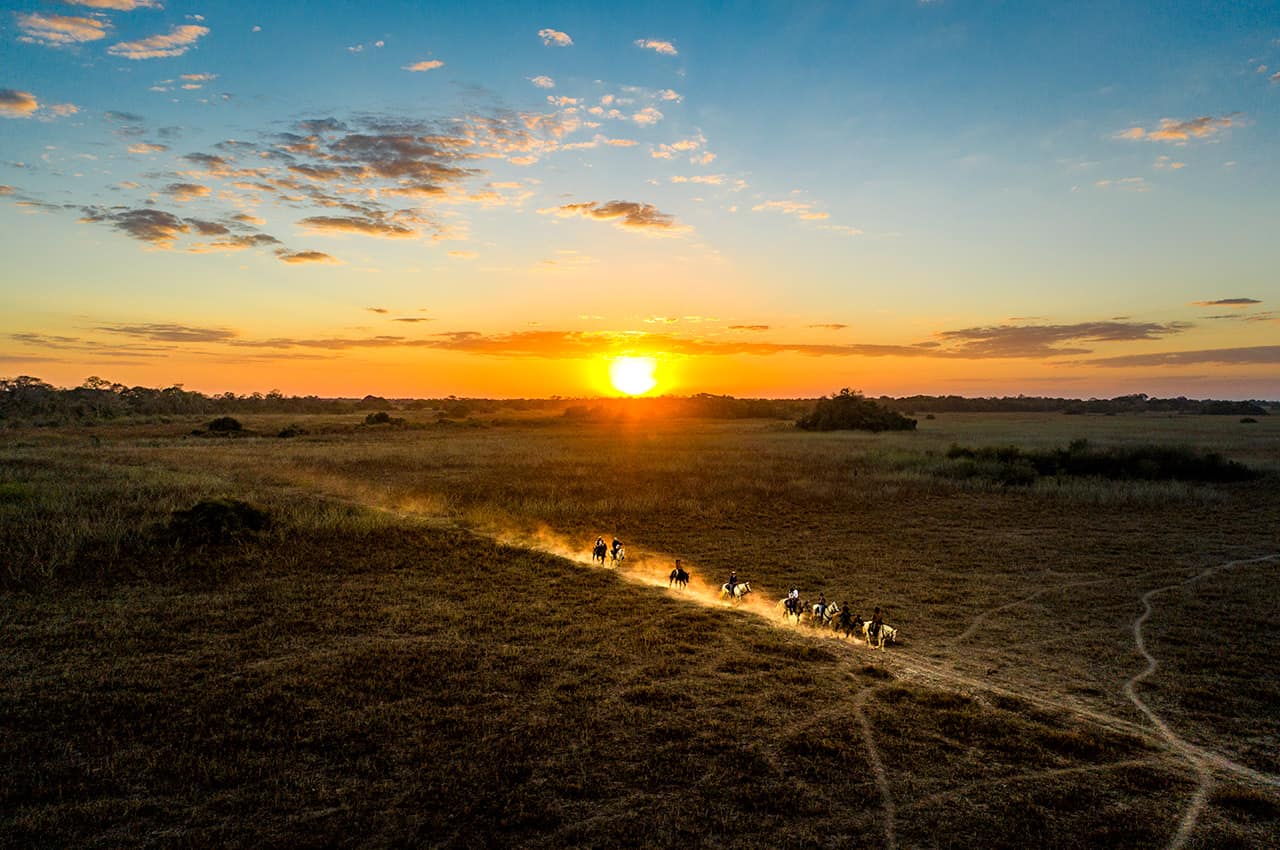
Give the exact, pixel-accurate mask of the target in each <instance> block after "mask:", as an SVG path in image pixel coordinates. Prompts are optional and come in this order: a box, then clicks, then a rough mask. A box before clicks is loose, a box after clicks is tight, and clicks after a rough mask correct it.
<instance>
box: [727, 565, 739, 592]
mask: <svg viewBox="0 0 1280 850" xmlns="http://www.w3.org/2000/svg"><path fill="white" fill-rule="evenodd" d="M725 587H727V588H729V595H730V596H737V593H736V590H737V587H738V571H737V570H729V580H728V581H727V582H725Z"/></svg>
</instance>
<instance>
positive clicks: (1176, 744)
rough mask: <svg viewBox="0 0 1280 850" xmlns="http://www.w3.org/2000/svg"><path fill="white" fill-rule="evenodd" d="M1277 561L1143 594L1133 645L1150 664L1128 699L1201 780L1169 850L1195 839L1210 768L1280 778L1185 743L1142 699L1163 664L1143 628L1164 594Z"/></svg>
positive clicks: (1273, 781) (1225, 566)
mask: <svg viewBox="0 0 1280 850" xmlns="http://www.w3.org/2000/svg"><path fill="white" fill-rule="evenodd" d="M1276 557H1277V556H1276V555H1265V556H1262V557H1258V558H1241V559H1239V560H1235V561H1227V562H1225V563H1222V564H1215V565H1214V566H1212V567H1206V568H1205V569H1203V570H1201V571H1200V572H1198V573H1196V574H1195V575H1194V576H1192V577H1191V578H1188V579H1184V580H1182V581H1180V582H1175V583H1173V584H1166V585H1164V586H1162V587H1155V588H1152V589H1151V590H1148V591H1147V592H1146V593H1144V594H1142V613H1141V614H1139V615H1138V617H1137V619H1135V620H1134V621H1133V641H1134V643H1135V645H1136V646H1137V647H1138V652H1140V653H1141V654H1142V657H1143V658H1145V659H1146V660H1147V666H1146V667H1145V668H1143V669H1142V670H1141V671H1140V672H1138V673H1136V674H1134V675H1133V676H1132V677H1130V679H1129V680H1128V681H1127V682H1125V683H1124V688H1123V691H1124V695H1125V696H1126V697H1128V698H1129V701H1130V702H1132V703H1133V705H1134V707H1135V708H1137V709H1138V710H1139V711H1140V712H1142V714H1143V715H1144V716H1145V717H1146V718H1147V720H1149V721H1151V724H1152V725H1153V726H1155V728H1156V729H1157V730H1159V732H1160V734H1161V735H1162V736H1163V737H1164V739H1165V740H1166V741H1167V742H1168V745H1169V747H1170V748H1172V749H1173V750H1176V751H1177V752H1179V753H1180V754H1182V755H1183V756H1184V757H1185V758H1186V759H1187V761H1189V762H1190V763H1191V766H1192V768H1193V769H1194V770H1195V772H1196V775H1197V776H1198V777H1199V782H1198V784H1197V786H1196V790H1195V793H1194V794H1192V796H1191V801H1190V802H1189V803H1188V804H1187V808H1186V810H1185V811H1184V812H1183V815H1182V820H1181V821H1180V822H1179V823H1178V830H1177V832H1175V833H1174V836H1173V838H1172V839H1171V840H1170V841H1169V844H1168V850H1178V848H1180V847H1182V846H1184V845H1185V844H1186V843H1187V840H1188V839H1189V838H1190V837H1191V834H1192V832H1194V831H1195V827H1196V822H1197V821H1198V819H1199V817H1200V812H1201V811H1202V810H1203V809H1204V805H1205V802H1206V801H1207V800H1208V798H1209V792H1210V791H1211V790H1212V789H1213V773H1212V772H1211V771H1210V769H1209V768H1210V767H1214V768H1217V769H1219V770H1223V771H1226V772H1230V773H1235V774H1237V775H1245V776H1248V777H1249V778H1250V779H1253V780H1254V781H1262V782H1264V783H1266V784H1269V785H1271V786H1272V787H1276V788H1280V778H1277V777H1272V776H1268V775H1267V774H1264V773H1261V772H1260V771H1255V770H1253V769H1252V768H1249V767H1247V766H1245V765H1242V764H1240V763H1239V762H1236V761H1234V760H1232V759H1229V758H1227V757H1226V756H1224V755H1222V754H1220V753H1215V752H1213V751H1212V750H1207V749H1205V748H1203V747H1198V746H1196V745H1195V744H1192V743H1191V742H1189V741H1187V740H1184V739H1183V738H1181V737H1179V736H1178V734H1177V733H1176V732H1174V731H1173V729H1172V728H1170V727H1169V724H1167V723H1166V722H1165V721H1164V719H1163V718H1161V717H1160V715H1158V714H1156V713H1155V711H1153V710H1152V709H1151V708H1150V707H1149V706H1148V705H1147V704H1146V703H1145V702H1144V701H1143V700H1142V699H1141V697H1139V696H1138V693H1137V686H1138V684H1139V683H1141V682H1142V681H1143V680H1144V679H1146V678H1148V677H1149V676H1151V674H1153V673H1155V672H1156V670H1157V669H1158V668H1159V666H1160V662H1159V661H1158V660H1156V657H1155V656H1153V655H1152V654H1151V652H1150V651H1149V650H1148V649H1147V642H1146V639H1145V638H1144V637H1143V634H1142V626H1143V624H1144V623H1146V621H1147V618H1148V617H1150V616H1151V613H1152V611H1153V610H1154V608H1153V606H1152V604H1151V600H1152V599H1154V598H1155V597H1157V596H1159V595H1161V594H1163V593H1168V592H1169V591H1171V590H1177V589H1179V588H1182V587H1186V586H1187V585H1189V584H1194V583H1196V582H1198V581H1202V580H1204V579H1206V578H1209V577H1210V576H1212V575H1216V574H1217V573H1219V572H1222V571H1223V570H1229V569H1233V568H1236V567H1241V566H1246V565H1253V564H1261V563H1266V562H1268V561H1272V560H1274V559H1275V558H1276Z"/></svg>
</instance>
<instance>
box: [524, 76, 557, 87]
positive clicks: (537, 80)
mask: <svg viewBox="0 0 1280 850" xmlns="http://www.w3.org/2000/svg"><path fill="white" fill-rule="evenodd" d="M528 79H529V82H531V83H533V84H534V85H535V86H537V87H538V88H540V89H553V88H555V87H556V81H555V80H553V79H551V78H550V77H548V76H546V75H545V74H541V75H539V76H537V77H529V78H528Z"/></svg>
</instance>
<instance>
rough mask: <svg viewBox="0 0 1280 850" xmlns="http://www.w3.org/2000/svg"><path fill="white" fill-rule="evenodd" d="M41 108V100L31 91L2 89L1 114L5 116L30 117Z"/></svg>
mask: <svg viewBox="0 0 1280 850" xmlns="http://www.w3.org/2000/svg"><path fill="white" fill-rule="evenodd" d="M39 108H40V101H38V100H36V96H35V95H34V94H32V93H31V92H29V91H18V90H17V89H0V115H3V116H4V117H5V118H30V117H31V116H32V114H34V113H35V111H36V110H37V109H39Z"/></svg>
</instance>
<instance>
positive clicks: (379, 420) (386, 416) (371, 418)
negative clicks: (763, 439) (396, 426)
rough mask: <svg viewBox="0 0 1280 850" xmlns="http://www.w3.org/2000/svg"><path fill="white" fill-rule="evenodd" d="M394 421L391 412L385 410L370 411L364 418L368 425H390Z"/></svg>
mask: <svg viewBox="0 0 1280 850" xmlns="http://www.w3.org/2000/svg"><path fill="white" fill-rule="evenodd" d="M391 422H392V419H391V414H390V413H387V412H386V411H385V410H379V411H378V412H377V413H370V414H369V415H368V416H366V417H365V418H364V424H366V425H390V424H391Z"/></svg>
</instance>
